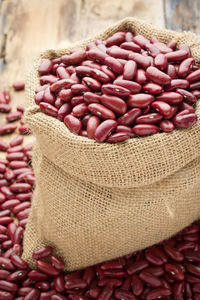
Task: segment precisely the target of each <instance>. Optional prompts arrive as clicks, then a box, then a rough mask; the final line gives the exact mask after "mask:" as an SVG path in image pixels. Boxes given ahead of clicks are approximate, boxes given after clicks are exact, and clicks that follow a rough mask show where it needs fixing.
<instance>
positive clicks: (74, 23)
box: [0, 0, 200, 140]
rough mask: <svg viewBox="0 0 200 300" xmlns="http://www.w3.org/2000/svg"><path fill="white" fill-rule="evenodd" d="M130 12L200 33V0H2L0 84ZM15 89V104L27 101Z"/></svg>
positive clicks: (158, 23) (9, 82)
mask: <svg viewBox="0 0 200 300" xmlns="http://www.w3.org/2000/svg"><path fill="white" fill-rule="evenodd" d="M127 16H136V17H139V18H142V19H144V20H146V21H148V22H151V23H153V24H154V25H156V26H160V27H161V28H164V27H167V28H170V29H174V30H178V31H182V30H192V31H194V32H196V33H200V22H199V16H200V1H199V0H191V1H189V0H110V1H109V0H42V1H41V0H0V70H1V76H0V88H1V89H6V88H8V87H11V85H12V83H13V81H16V80H21V79H24V78H25V76H26V72H27V71H28V70H29V66H30V65H31V62H32V60H33V58H34V57H35V56H36V55H37V54H38V53H39V52H40V51H42V50H44V49H48V48H55V47H58V46H60V45H63V41H65V40H70V41H75V40H78V39H82V38H84V37H86V36H87V35H88V34H92V33H94V32H95V31H96V30H98V29H102V28H103V27H105V26H107V25H109V24H111V23H113V22H115V21H117V20H120V19H122V18H124V17H127ZM11 94H12V105H13V106H14V107H15V106H17V105H18V104H24V103H25V97H24V92H17V93H14V92H13V91H12V89H11ZM3 122H4V116H3V114H0V124H2V123H3ZM12 137H13V135H12ZM10 138H11V137H9V138H8V137H6V139H7V140H9V139H10ZM29 139H30V138H29Z"/></svg>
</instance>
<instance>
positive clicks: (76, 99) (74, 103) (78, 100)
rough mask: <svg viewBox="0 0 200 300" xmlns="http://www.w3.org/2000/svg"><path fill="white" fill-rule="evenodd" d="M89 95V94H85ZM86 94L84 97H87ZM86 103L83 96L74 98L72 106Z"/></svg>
mask: <svg viewBox="0 0 200 300" xmlns="http://www.w3.org/2000/svg"><path fill="white" fill-rule="evenodd" d="M85 94H87V93H85ZM85 94H84V95H85ZM83 102H84V99H83V96H82V95H81V96H74V97H73V98H72V99H71V105H72V106H75V105H77V104H80V103H83Z"/></svg>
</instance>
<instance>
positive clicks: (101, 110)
mask: <svg viewBox="0 0 200 300" xmlns="http://www.w3.org/2000/svg"><path fill="white" fill-rule="evenodd" d="M88 109H89V111H90V112H91V113H93V114H94V115H96V116H97V117H100V118H102V119H105V120H106V119H112V120H114V119H115V114H114V113H113V112H112V111H111V110H110V109H108V108H106V107H105V106H103V105H101V104H98V103H92V104H89V105H88Z"/></svg>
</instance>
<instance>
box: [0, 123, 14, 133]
mask: <svg viewBox="0 0 200 300" xmlns="http://www.w3.org/2000/svg"><path fill="white" fill-rule="evenodd" d="M16 129H17V125H16V124H5V125H2V126H0V135H5V134H9V133H13V132H14V131H15V130H16Z"/></svg>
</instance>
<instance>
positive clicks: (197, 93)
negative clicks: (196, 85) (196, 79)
mask: <svg viewBox="0 0 200 300" xmlns="http://www.w3.org/2000/svg"><path fill="white" fill-rule="evenodd" d="M192 94H193V96H194V97H195V98H196V99H199V98H200V91H198V90H194V91H192Z"/></svg>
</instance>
